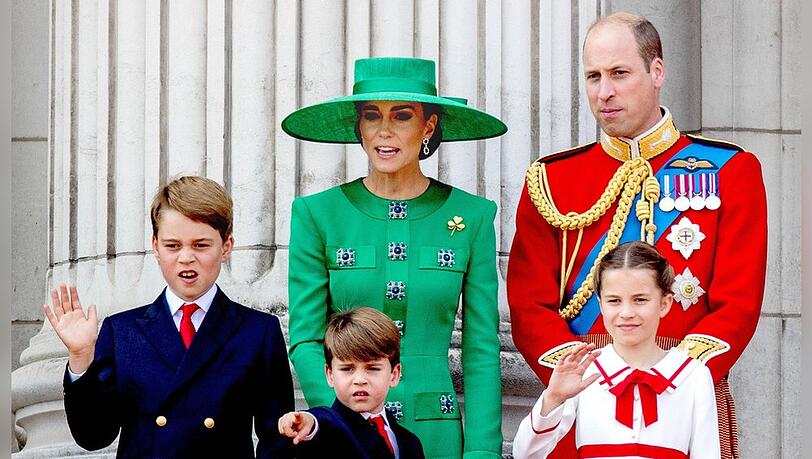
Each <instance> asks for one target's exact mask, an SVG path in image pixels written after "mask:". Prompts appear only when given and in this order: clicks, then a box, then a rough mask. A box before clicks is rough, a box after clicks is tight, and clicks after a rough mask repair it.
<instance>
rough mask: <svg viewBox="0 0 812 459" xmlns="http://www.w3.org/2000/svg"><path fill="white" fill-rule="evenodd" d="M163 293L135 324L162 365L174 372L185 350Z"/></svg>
mask: <svg viewBox="0 0 812 459" xmlns="http://www.w3.org/2000/svg"><path fill="white" fill-rule="evenodd" d="M165 291H166V289H164V292H165ZM164 292H161V295H160V296H158V298H157V299H156V300H155V301H154V302H153V303H152V304H151V305H149V306H148V307H147V309H146V311H145V312H144V315H143V316H141V317H139V318H137V319H136V322H138V325H139V326H140V327H141V331H142V332H143V333H144V336H146V338H147V341H149V342H150V344H152V346H153V347H155V350H156V351H157V352H158V355H159V356H160V357H161V359H162V360H163V361H164V363H166V365H167V366H168V367H169V368H170V369H171V370H172V372H175V371H177V368H178V366H179V365H180V363H181V361H182V360H183V357H184V354H186V348H185V347H184V346H183V341H182V340H181V339H180V333H179V332H178V330H177V329H176V328H175V323H174V322H173V321H172V316H170V315H169V305H168V304H167V303H166V296H165V295H164Z"/></svg>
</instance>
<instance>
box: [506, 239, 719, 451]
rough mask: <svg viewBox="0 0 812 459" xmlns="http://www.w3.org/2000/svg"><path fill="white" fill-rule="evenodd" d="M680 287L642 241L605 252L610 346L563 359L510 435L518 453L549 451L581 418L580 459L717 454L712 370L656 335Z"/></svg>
mask: <svg viewBox="0 0 812 459" xmlns="http://www.w3.org/2000/svg"><path fill="white" fill-rule="evenodd" d="M673 283H674V271H673V269H672V268H671V266H670V265H669V264H668V261H667V260H666V259H665V258H664V257H663V256H662V255H661V254H660V253H659V252H658V251H657V249H656V248H654V247H653V246H651V245H649V244H646V243H644V242H629V243H626V244H621V245H619V246H618V247H616V248H615V249H613V250H612V251H610V252H609V253H607V254H606V255H605V256H604V257H603V259H602V260H601V262H600V263H599V264H598V267H597V269H596V270H595V294H596V295H598V299H599V300H600V306H601V313H602V316H603V322H604V326H605V327H606V330H607V331H608V333H609V334H610V335H611V336H612V340H613V343H612V344H610V345H608V346H606V347H603V348H602V349H595V346H594V344H579V345H577V346H574V347H573V348H571V349H570V350H569V352H566V353H565V354H563V355H562V356H561V358H560V359H559V361H558V363H557V364H556V366H555V369H554V370H553V373H552V376H551V377H550V384H549V385H548V386H547V388H546V389H545V390H544V392H543V393H542V394H541V397H539V399H538V401H537V402H536V404H535V405H534V406H533V409H532V410H531V412H530V414H529V415H528V416H527V417H525V418H524V420H523V421H522V423H521V425H520V426H519V430H518V432H517V433H516V438H515V439H514V440H513V455H514V456H515V457H516V458H517V459H520V458H545V457H547V455H548V454H549V453H550V452H551V451H552V450H553V448H555V445H556V443H557V442H558V441H559V440H560V439H561V438H562V437H564V435H566V434H567V432H569V430H570V428H572V426H573V423H575V420H576V419H577V421H578V422H577V423H575V444H576V447H577V448H578V456H579V457H581V458H604V457H606V458H609V457H612V458H617V457H622V458H662V459H671V458H675V459H676V458H701V459H711V458H714V459H715V458H719V457H720V449H719V431H718V423H717V415H716V399H715V396H714V389H713V380H712V379H711V375H710V371H709V370H708V369H707V368H706V367H705V366H704V364H702V363H701V362H699V361H698V360H694V359H692V358H691V357H689V356H688V355H687V354H686V353H685V352H683V351H682V350H680V349H677V348H672V349H670V350H668V351H666V350H663V349H661V348H660V347H659V346H658V345H657V343H656V341H655V335H656V333H657V326H658V325H659V323H660V319H661V318H662V317H664V316H665V315H666V314H667V313H668V311H669V309H670V308H671V303H672V300H673V293H672V292H671V289H672V284H673Z"/></svg>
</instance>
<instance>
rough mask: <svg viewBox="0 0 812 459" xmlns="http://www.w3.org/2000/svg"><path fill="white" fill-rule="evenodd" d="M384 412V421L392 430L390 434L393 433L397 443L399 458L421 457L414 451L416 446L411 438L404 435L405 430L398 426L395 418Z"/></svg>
mask: <svg viewBox="0 0 812 459" xmlns="http://www.w3.org/2000/svg"><path fill="white" fill-rule="evenodd" d="M385 412H386V419H387V421H388V422H389V427H391V428H392V432H394V433H395V440H396V441H397V442H398V450H399V452H400V457H401V458H413V457H422V456H418V454H417V451H415V447H416V445H415V444H414V441H413V440H412V437H411V436H409V435H406V432H407V431H406V428H405V427H403V426H402V425H400V424H398V422H397V421H396V420H395V418H393V417H392V414H390V413H389V410H385ZM420 447H421V450H422V444H421V446H420Z"/></svg>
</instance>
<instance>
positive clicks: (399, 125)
mask: <svg viewBox="0 0 812 459" xmlns="http://www.w3.org/2000/svg"><path fill="white" fill-rule="evenodd" d="M434 82H435V72H434V62H432V61H427V60H422V59H415V58H371V59H360V60H358V61H356V62H355V85H354V87H353V95H352V96H348V97H342V98H338V99H333V100H330V101H328V102H325V103H321V104H317V105H313V106H310V107H305V108H302V109H300V110H298V111H296V112H294V113H292V114H291V115H289V116H288V117H287V118H286V119H285V120H284V121H283V122H282V129H284V130H285V132H287V133H288V134H290V135H291V136H293V137H296V138H299V139H303V140H310V141H316V142H329V143H358V142H359V141H360V142H361V146H362V147H363V149H364V151H365V152H366V154H367V156H368V158H369V163H370V172H369V175H368V176H367V177H364V178H362V179H358V180H355V181H352V182H349V183H345V184H343V185H340V186H337V187H334V188H331V189H328V190H326V191H323V192H321V193H317V194H314V195H311V196H306V197H299V198H297V199H296V200H295V201H294V202H293V210H292V217H291V236H290V266H289V271H288V276H289V294H290V345H291V349H290V359H291V361H292V362H293V365H294V368H295V369H296V374H297V375H298V377H299V381H300V383H301V386H302V391H303V392H304V395H305V398H306V399H307V402H308V405H310V406H321V405H328V406H329V405H331V404H332V402H333V400H334V392H333V391H332V390H331V389H330V387H328V385H327V382H326V380H325V377H324V350H323V347H322V346H323V344H322V340H323V337H324V331H325V329H326V326H327V317H328V316H329V314H331V313H333V312H335V311H339V310H344V309H347V308H352V307H358V306H361V305H365V306H371V307H374V308H377V309H379V310H382V311H383V312H384V313H386V314H387V315H388V316H389V317H390V318H392V320H393V321H394V322H395V324H396V325H397V327H398V329H399V330H400V332H401V335H402V341H401V362H402V366H403V377H402V379H401V382H400V384H399V385H398V386H397V387H396V388H394V389H392V390H390V391H389V396H388V397H387V403H386V408H387V409H388V410H389V411H390V413H392V414H393V415H394V417H395V418H396V419H397V420H398V422H400V423H401V424H403V425H404V426H405V427H406V428H408V429H409V430H411V431H412V432H414V433H415V434H417V436H418V437H419V438H420V440H421V442H422V443H423V448H424V450H425V453H426V457H434V458H439V457H449V458H452V457H453V458H458V457H460V456H464V457H466V458H474V457H501V452H502V432H501V419H502V403H501V380H500V367H499V363H500V362H499V347H500V345H499V338H498V326H499V313H498V310H497V274H496V248H495V236H494V228H493V220H494V216H495V214H496V205H495V204H494V203H493V202H492V201H489V200H487V199H483V198H480V197H478V196H474V195H471V194H469V193H466V192H464V191H462V190H459V189H457V188H454V187H451V186H449V185H446V184H443V183H440V182H438V181H436V180H433V179H430V178H428V177H426V176H425V175H423V172H422V171H421V170H420V163H419V162H420V159H424V158H427V157H429V156H430V155H431V154H432V153H433V152H434V151H435V150H436V148H437V147H438V146H439V144H440V141H441V140H445V141H455V140H474V139H484V138H489V137H495V136H499V135H502V134H504V133H505V132H506V131H507V127H506V126H505V125H504V123H502V122H501V121H499V120H498V119H497V118H495V117H493V116H491V115H488V114H487V113H484V112H481V111H478V110H476V109H473V108H471V107H468V106H467V105H466V104H465V101H464V100H462V99H456V98H443V97H438V96H437V95H436V93H437V92H436V89H435V85H434ZM460 294H462V369H463V383H464V386H465V435H464V439H463V429H462V425H461V416H460V410H459V407H458V404H457V403H458V399H457V395H456V393H455V392H454V387H453V384H452V381H451V375H450V372H449V368H448V348H449V343H450V340H451V332H452V331H453V329H454V320H455V316H456V311H457V308H458V305H459V299H460Z"/></svg>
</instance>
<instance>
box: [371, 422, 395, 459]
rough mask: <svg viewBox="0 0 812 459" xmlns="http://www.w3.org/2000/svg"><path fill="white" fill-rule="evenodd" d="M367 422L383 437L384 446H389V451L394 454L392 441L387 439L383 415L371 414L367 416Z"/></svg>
mask: <svg viewBox="0 0 812 459" xmlns="http://www.w3.org/2000/svg"><path fill="white" fill-rule="evenodd" d="M369 422H371V423H372V424H373V425H374V426H375V428H376V429H377V430H378V433H379V434H380V435H381V437H383V439H384V441H386V446H388V447H389V452H390V453H392V454H395V448H393V447H392V442H391V441H389V434H388V433H386V429H385V428H384V424H383V416H381V415H378V416H372V417H370V418H369Z"/></svg>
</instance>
